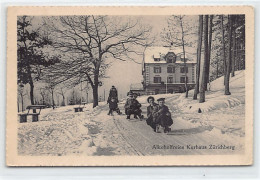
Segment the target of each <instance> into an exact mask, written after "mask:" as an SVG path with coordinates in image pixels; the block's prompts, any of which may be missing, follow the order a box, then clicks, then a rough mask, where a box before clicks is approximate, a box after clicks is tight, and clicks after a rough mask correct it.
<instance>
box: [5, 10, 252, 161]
mask: <svg viewBox="0 0 260 180" xmlns="http://www.w3.org/2000/svg"><path fill="white" fill-rule="evenodd" d="M12 8H13V9H12ZM60 8H61V7H60ZM146 8H147V9H146V10H147V11H148V10H150V13H147V14H145V12H144V13H140V11H141V10H140V9H138V8H137V9H134V11H136V14H133V13H129V11H131V9H130V8H129V9H127V8H126V9H125V11H124V12H121V11H120V12H119V13H118V14H117V13H113V12H114V11H116V10H117V8H116V7H114V8H113V7H111V9H110V11H111V12H112V13H105V12H104V13H100V12H101V10H100V9H98V8H97V9H98V11H96V13H93V12H95V8H93V7H92V8H89V9H87V10H89V11H85V12H84V11H83V10H82V9H79V10H81V11H80V13H75V14H73V12H74V11H69V13H67V14H66V13H64V11H65V10H66V8H65V9H63V11H62V13H60V14H58V11H57V12H56V13H55V14H52V11H53V10H54V9H55V8H53V9H50V11H49V13H46V12H45V11H44V10H43V9H41V8H39V9H38V10H39V13H35V12H36V11H37V8H36V7H32V8H31V9H32V13H24V12H26V11H24V10H25V8H24V7H20V9H21V10H23V11H18V12H17V13H15V14H12V15H11V12H14V11H15V10H19V7H10V8H9V10H10V11H9V14H8V15H9V21H10V24H11V23H12V24H11V25H10V26H9V27H8V30H10V29H11V28H12V30H10V35H9V36H11V35H12V39H11V40H10V41H8V44H11V46H8V56H7V57H8V60H7V71H8V72H7V78H8V79H7V82H10V84H9V85H7V165H10V166H17V165H21V166H23V165H25V166H28V165H40V166H44V165H52V166H53V165H54V166H55V165H76V166H77V165H83V166H84V165H90V166H93V165H97V166H100V165H101V166H107V165H112V166H113V165H122V166H128V165H137V166H142V165H146V166H147V165H149V166H154V165H250V164H252V147H253V144H252V141H253V132H252V131H253V125H252V124H253V116H252V112H253V109H252V107H253V100H252V98H253V94H252V92H253V67H254V66H253V64H254V60H253V52H254V46H253V38H254V37H253V28H254V27H253V21H254V19H253V9H252V8H250V7H243V6H241V7H236V8H232V7H228V8H227V7H226V8H223V12H221V8H215V10H216V11H215V12H214V8H213V11H212V12H211V8H209V7H207V8H206V10H205V11H201V13H199V12H200V11H199V8H198V10H197V11H195V12H194V13H190V12H189V9H188V8H186V9H185V8H184V12H182V13H178V11H177V13H173V12H174V11H171V9H169V10H167V9H160V8H158V11H157V12H156V8H154V9H153V8H152V9H149V8H148V7H146ZM75 9H76V7H75ZM101 9H102V8H101ZM175 9H178V8H177V7H175ZM191 9H193V10H194V9H196V7H195V8H191V7H190V10H191ZM228 9H230V13H227V12H229V10H228ZM232 9H235V10H234V11H232ZM57 10H59V8H57ZM61 10H62V8H61ZM67 10H68V9H67ZM90 10H92V11H90ZM164 10H165V11H166V12H167V13H164V14H163V13H160V12H163V11H164ZM179 12H180V10H179ZM11 17H12V19H11ZM8 23H9V22H8ZM8 40H9V39H8ZM248 64H250V65H248ZM15 66H16V67H15ZM248 94H249V95H248ZM248 109H251V110H248ZM9 115H10V116H9ZM8 134H9V136H8ZM13 154H15V156H12V155H13ZM193 157H194V158H193ZM240 157H241V158H240ZM45 158H47V159H48V162H47V161H45V160H44V159H45ZM52 158H53V161H52ZM55 158H57V159H55ZM102 158H103V159H102ZM106 158H108V159H106ZM117 158H118V161H117ZM120 158H121V159H120ZM125 158H126V159H125ZM131 158H133V159H132V160H131ZM134 158H137V160H136V161H135V159H134ZM138 158H139V159H138ZM142 158H145V159H142ZM160 158H161V161H160ZM171 158H172V161H170V159H171ZM178 158H180V159H178ZM181 158H184V159H183V160H181ZM228 158H231V159H230V160H229V159H228ZM18 159H20V160H18ZM71 159H74V160H71ZM80 159H82V161H83V159H84V160H85V161H83V162H82V161H80ZM88 159H89V160H90V161H89V162H88ZM167 159H169V161H167ZM187 159H189V160H187ZM27 160H28V161H27ZM30 160H32V161H31V162H30ZM78 160H79V161H78ZM110 160H111V161H110ZM225 160H226V162H225ZM59 161H60V162H63V161H66V163H64V164H60V163H59ZM106 161H110V162H109V163H107V162H106ZM165 161H167V162H165ZM8 162H9V163H8ZM187 163H189V164H187Z"/></svg>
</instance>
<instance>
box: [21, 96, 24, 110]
mask: <svg viewBox="0 0 260 180" xmlns="http://www.w3.org/2000/svg"><path fill="white" fill-rule="evenodd" d="M21 103H22V111H24V108H23V94H21Z"/></svg>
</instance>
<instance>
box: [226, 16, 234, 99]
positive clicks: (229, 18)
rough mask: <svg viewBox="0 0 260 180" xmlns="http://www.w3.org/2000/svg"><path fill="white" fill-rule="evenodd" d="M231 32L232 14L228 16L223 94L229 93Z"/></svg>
mask: <svg viewBox="0 0 260 180" xmlns="http://www.w3.org/2000/svg"><path fill="white" fill-rule="evenodd" d="M232 32H233V16H232V15H229V16H228V53H227V54H228V57H227V62H226V74H225V95H231V93H230V91H229V79H230V70H231V68H230V67H231V61H232V59H231V58H232V57H231V41H232Z"/></svg>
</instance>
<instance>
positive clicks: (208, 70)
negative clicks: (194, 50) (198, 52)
mask: <svg viewBox="0 0 260 180" xmlns="http://www.w3.org/2000/svg"><path fill="white" fill-rule="evenodd" d="M212 21H213V15H210V16H209V40H208V41H209V46H208V51H209V52H208V56H209V57H208V63H207V67H206V79H207V81H206V84H205V88H206V89H205V91H206V90H207V89H208V88H207V83H209V80H210V79H209V72H210V56H211V44H212V26H213V23H212Z"/></svg>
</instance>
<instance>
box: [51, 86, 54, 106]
mask: <svg viewBox="0 0 260 180" xmlns="http://www.w3.org/2000/svg"><path fill="white" fill-rule="evenodd" d="M53 93H54V92H53V89H51V100H52V109H55V103H54V95H53Z"/></svg>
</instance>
